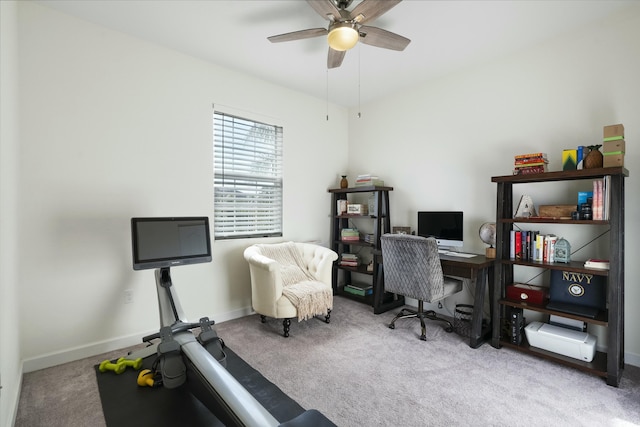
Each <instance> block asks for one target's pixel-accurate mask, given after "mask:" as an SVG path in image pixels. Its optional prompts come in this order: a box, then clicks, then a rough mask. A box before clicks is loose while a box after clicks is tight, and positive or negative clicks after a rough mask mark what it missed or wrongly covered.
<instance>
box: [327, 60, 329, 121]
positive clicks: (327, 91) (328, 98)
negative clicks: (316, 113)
mask: <svg viewBox="0 0 640 427" xmlns="http://www.w3.org/2000/svg"><path fill="white" fill-rule="evenodd" d="M327 121H329V69H328V68H327Z"/></svg>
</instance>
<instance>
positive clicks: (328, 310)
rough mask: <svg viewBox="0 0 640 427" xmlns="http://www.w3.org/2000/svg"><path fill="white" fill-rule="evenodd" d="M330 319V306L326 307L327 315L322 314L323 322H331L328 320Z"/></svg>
mask: <svg viewBox="0 0 640 427" xmlns="http://www.w3.org/2000/svg"><path fill="white" fill-rule="evenodd" d="M330 319H331V309H330V308H328V309H327V315H326V316H324V322H325V323H329V322H331V320H330Z"/></svg>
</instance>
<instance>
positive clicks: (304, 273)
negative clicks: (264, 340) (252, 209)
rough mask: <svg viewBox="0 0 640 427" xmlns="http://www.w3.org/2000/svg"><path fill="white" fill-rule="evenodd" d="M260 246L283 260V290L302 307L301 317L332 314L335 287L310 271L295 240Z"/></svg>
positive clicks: (298, 309) (274, 257) (305, 318)
mask: <svg viewBox="0 0 640 427" xmlns="http://www.w3.org/2000/svg"><path fill="white" fill-rule="evenodd" d="M257 246H258V247H259V248H260V252H261V253H262V255H264V256H266V257H267V258H271V259H272V260H274V261H276V262H278V264H280V274H281V277H282V288H283V289H282V294H283V295H284V296H285V297H287V298H288V299H289V301H291V304H293V305H294V307H295V308H296V310H297V311H298V321H301V320H307V319H309V318H311V317H313V316H317V315H322V316H326V315H327V314H328V310H330V309H332V308H333V290H332V289H331V287H330V286H327V285H326V284H324V283H322V282H319V281H317V280H316V279H315V277H313V276H312V275H311V273H309V271H308V270H307V268H306V267H305V264H304V260H303V259H302V254H301V253H300V251H299V250H298V248H297V247H296V244H295V243H294V242H285V243H277V244H264V245H262V244H259V245H257Z"/></svg>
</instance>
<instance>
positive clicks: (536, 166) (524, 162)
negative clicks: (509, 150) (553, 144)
mask: <svg viewBox="0 0 640 427" xmlns="http://www.w3.org/2000/svg"><path fill="white" fill-rule="evenodd" d="M513 164H514V167H513V174H514V175H525V174H530V173H543V172H547V165H548V164H549V160H548V159H547V154H546V153H527V154H518V155H516V156H514V162H513Z"/></svg>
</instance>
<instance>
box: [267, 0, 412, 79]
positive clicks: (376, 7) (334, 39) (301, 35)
mask: <svg viewBox="0 0 640 427" xmlns="http://www.w3.org/2000/svg"><path fill="white" fill-rule="evenodd" d="M401 1H402V0H362V2H360V3H359V4H358V5H357V6H356V7H354V8H353V10H352V11H351V12H349V11H348V10H347V7H349V6H350V5H351V3H352V2H353V0H307V3H309V5H310V6H311V7H312V8H313V10H315V11H316V12H317V13H318V15H320V16H322V17H323V18H324V19H326V20H328V21H329V28H310V29H308V30H300V31H294V32H292V33H285V34H279V35H276V36H271V37H267V39H268V40H269V41H270V42H272V43H279V42H288V41H292V40H301V39H308V38H312V37H319V36H327V40H328V42H329V55H328V57H327V68H336V67H339V66H340V65H341V64H342V60H343V59H344V56H345V54H346V52H347V50H349V49H351V48H352V47H354V46H355V45H356V44H357V43H358V41H360V42H362V43H364V44H368V45H371V46H376V47H382V48H385V49H391V50H404V48H405V47H407V45H408V44H409V43H410V42H411V40H409V39H408V38H406V37H403V36H401V35H399V34H395V33H392V32H391V31H387V30H383V29H382V28H377V27H370V26H368V25H364V24H366V23H367V22H371V21H373V20H374V19H376V18H378V17H380V16H381V15H383V14H384V13H386V12H388V11H389V10H390V9H391V8H392V7H394V6H395V5H397V4H398V3H400V2H401Z"/></svg>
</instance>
